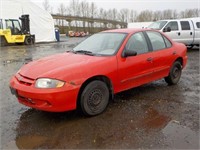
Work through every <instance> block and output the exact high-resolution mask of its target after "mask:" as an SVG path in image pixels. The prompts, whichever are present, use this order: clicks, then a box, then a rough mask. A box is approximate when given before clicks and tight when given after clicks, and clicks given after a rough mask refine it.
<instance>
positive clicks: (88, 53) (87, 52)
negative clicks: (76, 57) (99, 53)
mask: <svg viewBox="0 0 200 150" xmlns="http://www.w3.org/2000/svg"><path fill="white" fill-rule="evenodd" d="M73 52H74V53H82V54H86V55H91V56H93V55H94V54H93V53H92V52H91V51H87V50H77V51H73Z"/></svg>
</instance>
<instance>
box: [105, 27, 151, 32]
mask: <svg viewBox="0 0 200 150" xmlns="http://www.w3.org/2000/svg"><path fill="white" fill-rule="evenodd" d="M147 30H151V29H141V28H129V29H128V28H124V29H113V30H106V31H103V32H115V33H134V32H139V31H147Z"/></svg>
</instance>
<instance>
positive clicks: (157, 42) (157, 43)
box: [146, 31, 166, 51]
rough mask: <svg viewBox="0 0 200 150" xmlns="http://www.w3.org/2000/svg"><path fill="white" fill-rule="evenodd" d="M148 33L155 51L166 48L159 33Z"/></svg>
mask: <svg viewBox="0 0 200 150" xmlns="http://www.w3.org/2000/svg"><path fill="white" fill-rule="evenodd" d="M146 33H147V35H148V37H149V40H150V41H151V45H152V48H153V50H154V51H155V50H160V49H164V48H166V46H165V42H164V39H163V36H162V35H161V34H160V33H159V32H155V31H147V32H146Z"/></svg>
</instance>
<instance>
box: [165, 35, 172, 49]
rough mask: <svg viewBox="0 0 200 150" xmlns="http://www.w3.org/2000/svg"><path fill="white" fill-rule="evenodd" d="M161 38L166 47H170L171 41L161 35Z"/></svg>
mask: <svg viewBox="0 0 200 150" xmlns="http://www.w3.org/2000/svg"><path fill="white" fill-rule="evenodd" d="M163 38H164V40H165V44H166V47H167V48H169V47H172V43H171V42H170V41H169V40H168V39H167V38H166V37H164V36H163Z"/></svg>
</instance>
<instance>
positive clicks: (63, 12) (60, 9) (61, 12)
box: [58, 3, 66, 31]
mask: <svg viewBox="0 0 200 150" xmlns="http://www.w3.org/2000/svg"><path fill="white" fill-rule="evenodd" d="M58 14H59V15H61V16H64V15H66V7H65V5H64V4H63V3H61V4H60V5H59V7H58ZM59 25H61V26H62V27H64V20H61V24H60V21H59ZM63 31H64V29H63Z"/></svg>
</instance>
